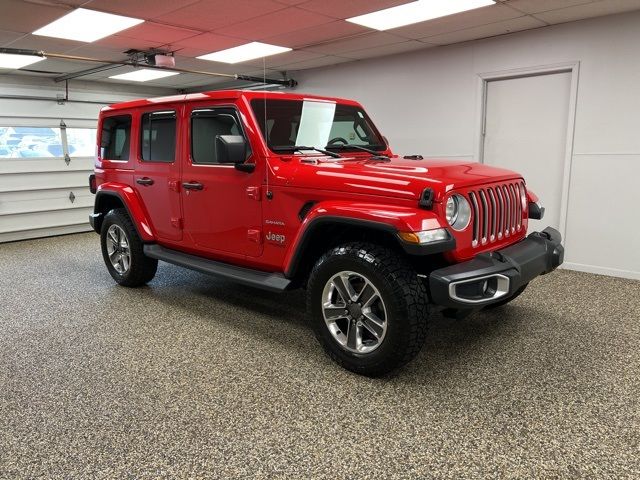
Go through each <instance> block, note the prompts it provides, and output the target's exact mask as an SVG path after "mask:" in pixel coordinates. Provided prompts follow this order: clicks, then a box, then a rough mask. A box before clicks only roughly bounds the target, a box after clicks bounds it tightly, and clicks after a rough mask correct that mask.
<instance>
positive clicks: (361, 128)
mask: <svg viewBox="0 0 640 480" xmlns="http://www.w3.org/2000/svg"><path fill="white" fill-rule="evenodd" d="M251 106H252V108H253V112H254V113H255V116H256V119H257V120H258V124H259V125H260V129H261V130H262V135H263V136H264V138H265V139H266V140H267V145H268V146H269V148H271V149H274V150H276V149H277V150H285V148H283V147H294V146H300V145H305V146H308V147H315V148H322V149H326V150H331V149H335V150H349V149H351V150H353V151H362V149H358V148H357V147H366V148H368V149H371V150H375V151H383V150H385V149H386V145H385V142H384V140H383V139H382V138H381V137H380V134H379V133H378V131H377V130H376V128H375V127H374V126H373V124H372V123H371V120H370V119H369V117H368V116H367V114H366V113H365V112H364V110H362V109H361V108H359V107H355V106H352V105H343V104H339V103H335V102H329V101H323V100H274V99H266V100H264V99H254V100H252V101H251ZM265 107H266V109H265ZM265 110H266V111H265ZM350 145H353V146H354V147H350ZM292 150H293V148H292Z"/></svg>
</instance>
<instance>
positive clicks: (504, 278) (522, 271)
mask: <svg viewBox="0 0 640 480" xmlns="http://www.w3.org/2000/svg"><path fill="white" fill-rule="evenodd" d="M561 241H562V237H561V235H560V232H558V231H557V230H555V229H554V228H551V227H547V228H545V229H544V230H543V231H542V232H534V233H531V234H530V235H529V236H527V238H525V239H524V240H522V241H520V242H518V243H516V244H514V245H511V246H509V247H507V248H503V249H502V250H497V251H495V252H490V253H485V254H481V255H478V256H477V257H476V258H474V259H473V260H469V261H467V262H462V263H458V264H456V265H451V266H449V267H445V268H441V269H438V270H434V271H433V272H431V274H430V275H429V292H430V295H431V300H432V301H433V303H435V304H436V305H441V306H444V307H448V308H458V309H459V308H479V307H482V306H484V305H490V304H492V303H495V302H498V301H500V300H503V299H505V298H509V297H510V296H512V295H513V294H514V293H515V292H516V291H517V290H518V289H519V288H520V287H521V286H522V285H524V284H526V283H528V282H530V281H531V280H533V279H534V278H535V277H537V276H539V275H544V274H545V273H549V272H551V271H553V270H555V269H556V268H557V267H558V265H560V264H561V263H562V261H563V259H564V247H563V246H562V244H561Z"/></svg>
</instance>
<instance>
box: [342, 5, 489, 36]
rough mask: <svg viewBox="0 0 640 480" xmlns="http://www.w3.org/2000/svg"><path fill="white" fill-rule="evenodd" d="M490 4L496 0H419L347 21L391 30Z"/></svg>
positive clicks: (377, 28) (376, 28)
mask: <svg viewBox="0 0 640 480" xmlns="http://www.w3.org/2000/svg"><path fill="white" fill-rule="evenodd" d="M488 5H495V1H494V0H418V1H416V2H411V3H405V4H404V5H398V6H397V7H391V8H385V9H384V10H379V11H377V12H373V13H367V14H365V15H358V16H357V17H352V18H347V19H346V20H347V22H351V23H357V24H358V25H363V26H365V27H369V28H373V29H375V30H390V29H392V28H398V27H404V26H405V25H411V24H412V23H419V22H425V21H427V20H432V19H434V18H440V17H446V16H447V15H453V14H454V13H460V12H466V11H467V10H473V9H476V8H480V7H486V6H488Z"/></svg>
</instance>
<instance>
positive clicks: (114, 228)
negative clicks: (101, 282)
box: [106, 224, 131, 275]
mask: <svg viewBox="0 0 640 480" xmlns="http://www.w3.org/2000/svg"><path fill="white" fill-rule="evenodd" d="M106 243H107V254H108V255H109V261H110V262H111V265H112V266H113V268H114V269H115V271H116V272H118V273H119V274H120V275H124V274H125V273H127V272H128V271H129V267H130V266H131V250H130V249H129V239H128V238H127V235H126V234H125V233H124V230H123V229H122V228H121V227H119V226H118V225H115V224H114V225H111V226H110V227H109V230H107V238H106Z"/></svg>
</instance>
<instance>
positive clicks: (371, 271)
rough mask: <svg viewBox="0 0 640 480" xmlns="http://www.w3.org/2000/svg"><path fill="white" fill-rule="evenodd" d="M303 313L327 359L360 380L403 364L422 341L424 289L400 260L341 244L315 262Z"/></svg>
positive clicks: (390, 254) (365, 246)
mask: <svg viewBox="0 0 640 480" xmlns="http://www.w3.org/2000/svg"><path fill="white" fill-rule="evenodd" d="M341 292H342V293H341ZM344 296H347V297H351V298H350V299H348V300H345V299H344V298H343V297H344ZM307 312H308V313H309V315H310V317H311V323H312V326H313V330H314V332H315V335H316V338H317V339H318V341H319V342H320V344H321V345H322V346H323V348H324V350H325V351H326V352H327V354H328V355H329V357H331V359H332V360H334V361H335V362H336V363H338V364H339V365H341V366H342V367H344V368H346V369H347V370H350V371H352V372H355V373H358V374H360V375H366V376H372V377H375V376H380V375H384V374H386V373H388V372H390V371H392V370H394V369H396V368H399V367H401V366H403V365H405V364H406V363H408V362H409V361H411V360H412V359H413V358H414V357H415V356H416V355H417V354H418V352H419V351H420V349H421V348H422V345H423V344H424V341H425V338H426V328H427V317H428V303H427V292H426V289H425V287H424V285H423V284H422V282H421V281H420V279H419V278H418V276H417V274H416V272H415V270H413V268H411V266H410V265H409V264H408V263H407V262H406V260H405V259H404V258H403V257H402V256H400V255H398V254H396V253H395V252H393V251H391V250H389V249H387V248H383V247H380V246H378V245H374V244H369V243H349V244H345V245H341V246H338V247H335V248H333V249H332V250H330V251H328V252H327V253H325V254H324V255H323V256H322V257H321V258H320V259H319V260H318V261H317V262H316V264H315V266H314V268H313V270H312V272H311V276H310V278H309V282H308V288H307Z"/></svg>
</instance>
